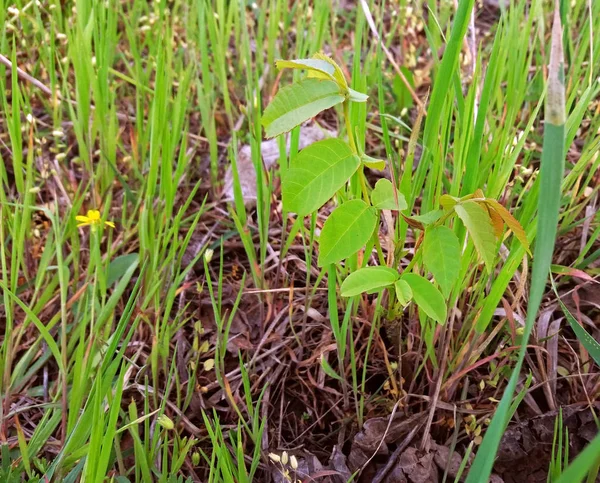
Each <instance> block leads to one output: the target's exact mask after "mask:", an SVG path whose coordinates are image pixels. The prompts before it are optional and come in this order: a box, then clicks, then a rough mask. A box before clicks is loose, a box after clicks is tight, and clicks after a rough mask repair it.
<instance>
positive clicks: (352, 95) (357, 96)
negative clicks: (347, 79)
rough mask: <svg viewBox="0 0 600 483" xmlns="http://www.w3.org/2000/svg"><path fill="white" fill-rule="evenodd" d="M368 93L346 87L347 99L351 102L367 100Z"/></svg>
mask: <svg viewBox="0 0 600 483" xmlns="http://www.w3.org/2000/svg"><path fill="white" fill-rule="evenodd" d="M368 98H369V96H368V95H366V94H363V93H362V92H358V91H355V90H354V89H351V88H348V99H350V100H351V101H353V102H367V99H368Z"/></svg>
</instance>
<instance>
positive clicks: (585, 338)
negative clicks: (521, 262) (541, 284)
mask: <svg viewBox="0 0 600 483" xmlns="http://www.w3.org/2000/svg"><path fill="white" fill-rule="evenodd" d="M552 286H553V288H554V293H555V294H556V297H557V298H558V303H559V304H560V308H561V309H562V311H563V314H565V317H566V318H567V320H568V321H569V325H570V326H571V329H573V332H575V335H576V336H577V340H579V342H581V343H582V344H583V347H585V350H586V351H588V352H589V354H590V355H591V356H592V359H594V361H595V362H596V364H598V366H600V344H598V342H597V341H596V339H594V338H593V337H592V336H591V335H590V334H589V333H588V332H587V330H585V329H584V328H583V327H582V326H581V325H580V324H579V322H578V321H577V319H576V318H575V317H573V315H572V314H571V312H570V311H569V309H568V308H567V306H566V305H565V304H563V303H562V300H560V298H559V295H558V292H557V291H556V287H554V282H552Z"/></svg>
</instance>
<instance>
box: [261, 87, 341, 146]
mask: <svg viewBox="0 0 600 483" xmlns="http://www.w3.org/2000/svg"><path fill="white" fill-rule="evenodd" d="M343 101H344V96H343V95H342V94H341V92H340V88H339V86H338V85H337V83H335V82H334V81H330V80H322V79H303V80H301V81H298V82H296V83H294V84H291V85H289V86H285V87H283V88H281V89H280V90H279V92H277V94H276V95H275V98H274V99H273V100H272V101H271V103H270V104H269V105H268V106H267V108H266V109H265V112H264V113H263V117H262V124H263V126H264V127H265V130H266V134H267V137H268V138H272V137H275V136H277V135H279V134H281V133H284V132H288V131H290V130H292V129H293V128H295V127H296V126H298V125H300V124H302V123H303V122H304V121H306V120H308V119H310V118H312V117H314V116H316V115H317V114H319V113H320V112H321V111H324V110H325V109H329V108H330V107H333V106H335V105H336V104H339V103H340V102H343Z"/></svg>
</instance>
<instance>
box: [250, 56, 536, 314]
mask: <svg viewBox="0 0 600 483" xmlns="http://www.w3.org/2000/svg"><path fill="white" fill-rule="evenodd" d="M276 64H277V67H278V68H279V69H285V68H287V69H302V70H306V71H307V72H308V74H307V76H306V77H305V78H303V79H301V80H299V81H298V82H295V83H293V84H291V85H288V86H285V87H283V88H281V89H280V90H279V91H278V92H277V94H276V96H275V97H274V99H273V100H272V102H271V103H270V104H269V106H268V107H267V108H266V109H265V112H264V114H263V118H262V123H263V126H264V127H265V130H266V135H267V137H274V136H277V135H279V134H283V133H286V132H288V131H290V130H291V129H293V128H294V127H296V126H299V125H301V124H302V123H303V122H305V121H307V120H308V119H310V118H312V117H314V116H316V115H317V114H319V113H320V112H322V111H324V110H325V109H329V108H331V107H334V106H336V105H339V104H341V105H342V110H343V117H344V122H345V125H346V134H347V137H348V139H347V141H346V140H344V139H340V138H332V139H326V140H323V141H319V142H316V143H314V144H312V145H311V146H309V147H307V148H305V149H303V150H302V151H300V153H298V155H296V156H295V157H293V158H292V159H291V163H290V166H289V168H288V169H286V170H285V171H284V173H283V175H282V180H281V191H282V197H283V206H284V208H285V209H286V210H288V211H290V212H294V213H297V215H298V216H307V215H310V214H312V213H314V212H315V211H317V210H318V209H319V208H321V207H322V206H323V205H324V204H325V203H327V202H328V201H329V200H330V199H331V198H332V197H333V196H334V195H335V194H336V193H337V192H338V191H340V190H341V189H342V188H344V186H345V185H346V184H347V183H348V182H349V181H350V179H351V178H352V177H353V176H355V175H356V176H357V178H358V182H359V184H360V196H358V197H354V198H351V197H350V199H346V200H344V201H343V202H342V203H341V204H340V206H338V207H337V208H336V209H335V210H334V211H333V212H332V213H331V214H330V215H329V217H328V218H327V220H326V221H325V223H324V225H323V229H322V230H321V234H320V237H319V257H318V265H319V266H320V267H328V266H330V265H332V264H336V263H338V262H341V261H343V260H345V259H347V258H349V257H351V256H352V255H354V254H356V253H357V252H358V251H359V250H361V249H362V248H364V247H365V246H367V247H368V251H369V252H370V251H371V250H372V249H373V248H375V249H377V250H378V251H380V250H381V248H380V246H379V243H377V242H378V236H379V233H378V230H377V228H378V226H379V220H380V216H381V211H382V210H393V211H398V212H400V213H402V212H404V211H406V210H407V208H408V204H407V202H406V199H405V196H404V195H403V194H402V193H401V192H400V191H399V190H398V187H397V186H395V184H394V183H392V182H391V181H389V180H388V179H385V178H383V179H380V180H379V181H377V183H376V184H375V187H374V189H371V188H370V186H369V183H368V181H367V179H366V176H365V174H364V168H365V167H369V168H374V169H380V170H381V169H384V168H385V162H384V161H382V160H377V159H374V158H372V157H370V156H368V155H366V154H365V153H363V152H362V150H361V149H360V147H359V144H358V143H357V141H356V138H355V133H356V131H357V126H355V125H353V124H352V120H351V118H350V116H349V106H350V103H351V102H361V103H362V102H366V101H367V99H368V96H366V95H365V94H362V93H360V92H357V91H355V90H353V89H351V88H350V87H349V86H348V82H347V81H346V78H345V77H344V74H343V72H342V69H341V68H340V67H339V65H337V64H336V63H335V62H334V61H333V60H332V59H330V58H329V57H327V56H326V55H324V54H321V53H317V54H315V55H314V56H313V57H312V58H310V59H297V60H279V61H277V63H276ZM340 198H345V197H340ZM439 203H440V205H441V209H439V210H436V211H434V212H430V213H427V215H426V216H420V217H418V218H411V217H410V213H402V216H403V218H404V219H405V220H407V221H408V222H409V224H410V225H411V226H412V227H413V228H414V229H416V230H419V231H420V235H419V238H418V240H419V241H418V243H417V248H416V250H415V254H414V257H413V259H412V261H411V262H410V264H409V265H408V267H406V268H405V269H404V270H403V271H402V272H400V271H399V270H398V269H397V268H396V267H386V266H372V267H368V266H363V267H362V268H359V269H358V270H356V271H354V272H353V273H351V274H350V275H349V276H348V277H347V278H346V279H345V280H344V282H343V283H342V286H341V294H342V296H344V297H352V296H355V295H359V294H361V293H364V292H366V293H375V292H378V291H380V290H382V289H384V288H389V289H390V290H392V291H393V292H394V293H395V296H396V300H397V304H398V306H399V307H405V306H406V305H408V304H409V303H410V302H411V301H413V302H414V303H416V305H417V306H418V307H419V308H420V309H421V310H422V311H423V312H424V314H426V315H427V316H429V317H430V318H432V319H433V320H435V321H437V322H438V323H440V324H443V323H445V321H446V317H447V309H446V300H447V299H448V297H449V296H450V294H451V291H452V289H453V287H455V286H456V285H457V284H456V283H455V282H456V280H457V279H458V277H459V271H460V260H461V252H462V250H461V247H460V244H459V239H458V237H457V236H456V234H455V232H454V230H453V229H452V228H450V227H449V225H451V223H453V221H454V219H455V218H456V217H458V219H460V220H461V221H462V223H463V224H464V226H465V227H466V229H467V231H468V233H469V236H470V237H471V239H472V241H473V244H474V246H475V249H476V250H477V252H478V253H479V256H480V257H481V258H482V259H483V261H484V263H485V267H486V269H487V270H488V271H489V272H491V271H492V270H493V269H494V265H495V259H496V255H497V253H498V245H499V240H500V239H502V238H503V235H504V226H505V225H507V226H508V228H509V229H510V230H512V232H513V234H514V235H515V236H516V237H517V238H518V240H519V241H520V242H521V243H522V244H524V245H525V246H526V247H527V248H529V245H528V241H527V236H526V235H525V231H524V230H523V228H522V227H521V225H520V224H519V222H518V221H517V220H516V219H515V218H514V217H513V216H512V215H511V214H510V213H509V212H508V210H506V208H504V207H503V206H502V205H501V204H500V203H498V202H497V201H496V200H493V199H488V198H486V197H485V196H484V194H483V192H482V191H481V190H477V191H476V192H475V193H474V194H472V195H468V196H464V197H462V198H455V197H451V196H449V195H442V196H441V197H440V199H439ZM380 255H381V256H380V259H384V257H383V254H381V253H380ZM368 259H369V257H365V260H366V261H368ZM365 263H366V262H365ZM423 273H425V274H427V273H431V274H432V275H433V280H432V281H430V280H429V279H428V278H426V277H425V276H423V275H422V274H423Z"/></svg>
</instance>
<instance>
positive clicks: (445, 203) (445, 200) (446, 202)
mask: <svg viewBox="0 0 600 483" xmlns="http://www.w3.org/2000/svg"><path fill="white" fill-rule="evenodd" d="M458 201H459V199H458V198H455V197H454V196H450V195H442V196H441V197H440V205H442V208H444V209H445V210H451V209H452V208H454V205H456V203H458Z"/></svg>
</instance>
